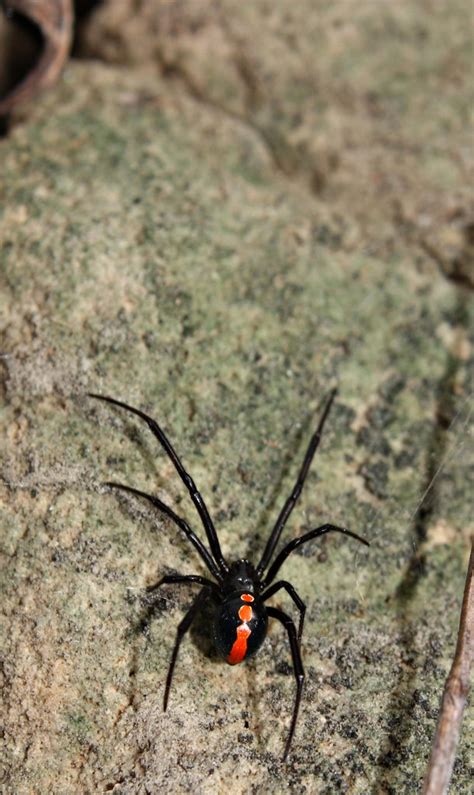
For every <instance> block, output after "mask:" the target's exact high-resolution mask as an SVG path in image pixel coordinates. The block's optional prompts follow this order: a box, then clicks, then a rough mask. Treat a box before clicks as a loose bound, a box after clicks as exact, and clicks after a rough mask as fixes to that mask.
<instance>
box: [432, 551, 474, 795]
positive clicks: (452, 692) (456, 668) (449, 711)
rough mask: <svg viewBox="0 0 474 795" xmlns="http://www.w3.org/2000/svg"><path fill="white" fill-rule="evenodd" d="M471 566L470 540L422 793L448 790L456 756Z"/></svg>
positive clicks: (473, 600)
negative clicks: (452, 648) (454, 636)
mask: <svg viewBox="0 0 474 795" xmlns="http://www.w3.org/2000/svg"><path fill="white" fill-rule="evenodd" d="M473 569H474V540H473V542H472V546H471V556H470V559H469V567H468V570H467V576H466V587H465V589H464V598H463V603H462V610H461V620H460V622H459V632H458V642H457V645H456V653H455V655H454V660H453V664H452V666H451V670H450V672H449V676H448V678H447V680H446V684H445V686H444V693H443V699H442V701H441V709H440V714H439V718H438V728H437V730H436V736H435V739H434V743H433V750H432V752H431V759H430V763H429V766H428V771H427V773H426V778H425V781H424V785H423V795H445V794H446V793H447V792H448V787H449V782H450V779H451V773H452V770H453V765H454V760H455V757H456V748H457V744H458V739H459V732H460V729H461V722H462V716H463V712H464V707H465V706H466V700H467V694H468V692H469V676H470V670H471V663H472V657H473V652H474V580H473Z"/></svg>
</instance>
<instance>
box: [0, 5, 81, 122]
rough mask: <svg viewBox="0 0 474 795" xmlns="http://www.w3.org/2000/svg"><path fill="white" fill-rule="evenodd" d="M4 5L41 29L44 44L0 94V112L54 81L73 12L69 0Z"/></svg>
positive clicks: (68, 39)
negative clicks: (20, 77) (21, 75)
mask: <svg viewBox="0 0 474 795" xmlns="http://www.w3.org/2000/svg"><path fill="white" fill-rule="evenodd" d="M5 5H6V8H7V11H11V12H17V13H18V14H21V15H22V16H23V17H26V19H28V20H29V21H30V22H32V23H33V24H34V25H35V26H36V27H37V28H38V29H39V30H40V32H41V35H42V38H43V47H42V52H41V55H40V58H39V60H38V62H37V63H36V64H35V66H34V67H33V69H32V70H31V71H30V72H29V74H28V75H27V76H26V77H25V78H24V79H23V80H22V81H21V82H20V83H19V84H18V85H17V86H15V88H13V89H12V91H10V92H9V93H8V94H7V95H6V96H5V97H3V98H2V99H1V98H0V116H6V115H7V114H8V113H10V112H11V111H12V110H13V108H14V107H15V106H16V105H18V104H19V103H20V102H24V101H26V100H29V99H31V98H32V97H33V96H35V95H36V94H37V93H38V92H39V91H41V90H42V89H43V88H48V87H49V86H52V85H54V83H55V82H56V80H57V79H58V77H59V75H60V73H61V70H62V68H63V66H64V63H65V61H66V58H67V56H68V54H69V50H70V47H71V39H72V25H73V16H74V13H73V7H72V0H9V1H8V3H7V4H5Z"/></svg>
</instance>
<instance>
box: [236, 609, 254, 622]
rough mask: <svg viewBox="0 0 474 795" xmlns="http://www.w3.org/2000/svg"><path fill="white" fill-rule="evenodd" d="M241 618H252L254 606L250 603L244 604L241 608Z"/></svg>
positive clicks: (248, 619) (246, 619)
mask: <svg viewBox="0 0 474 795" xmlns="http://www.w3.org/2000/svg"><path fill="white" fill-rule="evenodd" d="M239 618H240V620H241V621H250V619H251V618H252V608H251V607H250V605H242V607H241V608H240V610H239Z"/></svg>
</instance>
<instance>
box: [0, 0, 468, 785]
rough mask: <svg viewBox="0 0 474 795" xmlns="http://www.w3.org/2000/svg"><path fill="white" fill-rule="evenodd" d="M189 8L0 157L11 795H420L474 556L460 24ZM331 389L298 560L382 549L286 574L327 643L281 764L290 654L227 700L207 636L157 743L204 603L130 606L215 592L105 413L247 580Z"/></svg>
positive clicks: (323, 12)
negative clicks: (473, 551)
mask: <svg viewBox="0 0 474 795" xmlns="http://www.w3.org/2000/svg"><path fill="white" fill-rule="evenodd" d="M117 5H119V4H117ZM145 5H146V4H145ZM183 5H184V8H185V9H187V14H184V13H183V15H182V16H181V17H180V19H181V20H184V21H183V23H182V26H181V28H179V26H178V28H179V29H174V28H173V26H172V25H171V23H169V25H168V27H166V26H165V25H164V23H163V26H162V27H161V28H160V31H161V32H160V35H159V36H158V38H157V40H158V45H157V47H156V49H155V50H153V52H152V55H151V56H150V57H149V58H148V60H147V61H146V63H142V62H141V60H140V58H139V56H138V55H137V56H136V57H134V58H130V63H129V66H128V68H124V67H123V66H121V65H120V63H119V64H117V63H115V64H114V63H112V61H113V60H114V59H113V57H112V56H110V58H109V60H110V61H111V62H110V63H109V64H100V63H97V62H89V61H83V62H80V61H73V62H71V64H70V66H69V67H68V69H67V72H66V74H65V76H64V79H63V81H62V83H61V85H59V86H58V87H57V88H56V89H55V90H54V91H52V92H50V93H49V94H47V95H46V96H44V97H43V98H42V100H41V102H40V103H39V104H38V105H37V106H35V108H33V109H32V110H31V114H30V117H29V119H28V121H27V122H26V121H23V122H22V123H21V124H19V125H17V126H16V127H14V128H13V130H12V133H11V135H10V136H9V137H8V138H5V139H3V140H2V141H0V246H1V247H0V268H1V273H0V278H1V293H0V300H1V326H2V327H1V343H0V353H1V354H2V358H1V360H0V362H1V366H2V371H3V377H2V398H3V400H2V403H3V405H2V415H1V416H2V435H3V441H2V448H3V455H2V461H1V465H0V490H1V491H0V493H1V503H0V505H1V514H0V517H1V526H0V543H1V548H0V551H1V556H2V569H1V578H2V579H1V584H2V597H1V615H2V622H1V632H2V638H1V649H2V651H1V668H0V675H1V680H0V681H1V688H2V691H1V692H2V711H3V714H2V719H1V724H2V726H3V732H4V733H3V739H2V742H3V748H2V749H1V753H0V758H1V762H0V765H1V766H2V767H1V768H0V771H1V773H0V775H1V776H2V778H0V782H1V787H2V792H5V793H30V792H31V793H45V792H55V793H56V792H57V793H61V794H63V793H85V792H86V793H89V792H90V793H93V792H94V793H95V792H112V791H113V792H115V793H141V792H150V793H176V792H179V793H181V792H183V793H184V792H193V793H214V792H216V793H221V792H222V793H224V792H229V791H232V792H233V793H253V792H259V793H281V792H295V793H296V792H297V793H304V792H306V793H340V792H345V793H367V792H377V793H379V792H382V793H397V795H398V794H399V793H413V792H416V791H418V789H419V786H420V782H421V780H422V777H423V775H424V771H425V768H426V764H427V760H428V758H429V752H430V747H431V740H432V735H433V732H434V727H435V724H436V716H437V709H438V705H439V701H440V697H441V692H442V687H443V683H444V678H445V675H446V673H447V671H448V669H449V665H450V660H451V659H452V655H453V652H454V648H455V640H456V632H457V626H458V620H459V610H460V604H461V599H462V591H463V582H464V576H465V570H466V566H467V557H468V545H469V544H468V541H469V534H470V532H472V518H471V511H470V505H469V497H468V490H469V472H470V471H471V472H472V469H473V467H474V461H473V453H472V423H471V421H470V420H471V413H472V362H473V352H472V350H473V349H472V344H473V341H472V337H471V338H469V329H472V328H473V323H472V319H473V318H472V314H473V313H472V293H471V292H470V289H469V283H470V279H471V275H470V270H469V252H470V250H471V249H470V246H471V243H472V241H471V238H470V232H469V230H470V228H471V227H470V225H469V204H468V200H469V194H468V190H467V187H466V186H467V176H466V175H467V169H468V165H469V163H468V159H469V156H470V154H469V153H470V148H469V147H470V145H469V138H468V135H469V133H468V130H466V128H465V124H466V119H467V118H468V114H469V108H470V102H469V97H468V92H467V83H468V73H469V57H470V51H469V35H468V29H469V26H468V25H467V23H466V20H467V17H468V13H469V10H468V4H467V3H464V4H463V3H460V2H455V3H452V4H449V6H448V4H445V5H442V8H440V7H439V5H438V4H434V3H425V4H423V5H420V6H418V5H417V6H414V5H413V4H410V3H404V2H401V3H398V4H395V5H394V6H393V7H392V6H390V5H388V4H387V5H386V6H383V7H381V8H378V11H377V12H376V13H373V9H374V4H371V3H365V4H359V5H360V6H362V7H358V8H357V9H356V7H355V4H349V3H340V4H335V6H334V4H326V3H323V2H321V3H318V4H317V6H318V13H316V12H315V11H314V3H311V4H310V3H305V4H299V5H298V7H296V6H295V7H294V8H293V6H291V8H290V4H289V3H286V2H279V3H276V4H271V7H270V6H269V5H267V4H265V3H263V2H260V3H256V4H241V7H240V6H239V8H238V9H235V14H234V13H233V14H231V13H230V9H231V8H232V6H231V4H230V3H227V4H223V9H224V11H223V12H221V13H219V14H217V15H215V16H214V17H212V16H211V12H210V10H209V9H210V6H209V7H208V5H207V4H202V6H200V8H201V12H200V15H199V14H197V12H196V14H197V17H198V20H199V19H200V20H201V21H202V25H201V26H198V27H197V28H196V25H194V27H193V26H192V25H191V24H190V23H189V25H188V21H187V20H188V16H189V8H190V6H189V4H183ZM434 6H436V12H437V13H436V14H434V13H433V7H434ZM123 7H124V9H125V8H126V4H123ZM308 9H310V10H308ZM311 9H313V10H312V11H311ZM226 10H227V12H229V13H227V14H225V13H224V12H225V11H226ZM270 10H271V12H270ZM101 13H102V14H103V17H102V21H100V19H99V18H96V21H95V23H94V22H93V20H92V21H91V23H90V24H91V26H92V25H93V24H95V25H96V28H94V27H90V28H89V33H88V35H89V38H88V40H87V41H88V45H87V46H88V48H89V50H88V52H89V53H90V52H92V48H93V41H92V40H93V32H94V30H96V31H100V34H101V35H100V36H99V37H98V40H99V41H102V42H103V41H105V40H106V37H105V33H104V28H100V27H99V24H100V25H102V26H105V25H106V22H107V17H106V14H107V4H106V6H105V7H104V9H103V11H102V12H101ZM124 13H125V11H124ZM163 13H164V12H163ZM167 13H171V12H170V11H169V10H168V12H167ZM196 14H195V16H196ZM161 19H163V17H162V18H161ZM139 21H140V20H139V19H137V20H136V25H139ZM147 24H148V26H149V28H150V29H152V27H151V23H150V21H149V20H148V22H147ZM187 25H188V27H186V26H187ZM182 28H184V32H183V29H182ZM122 29H123V30H124V29H126V27H125V28H122ZM144 29H146V26H145V27H144ZM140 30H142V29H140ZM165 34H166V35H165ZM139 36H142V40H143V47H144V48H145V33H144V32H143V31H142V32H141V33H140V34H138V33H136V38H135V39H133V37H132V38H131V39H130V49H133V47H132V42H133V41H135V45H134V47H135V50H134V51H136V52H137V53H139V52H140V47H137V45H136V41H137V39H138V41H140V38H139ZM123 38H124V39H125V34H123ZM117 41H119V40H117ZM163 42H164V43H163ZM206 42H207V47H206ZM119 43H120V42H119ZM209 43H215V47H214V48H211V47H209ZM117 46H119V45H118V44H117ZM161 46H162V48H163V49H162V50H160V47H161ZM84 48H85V49H84V52H86V51H87V48H86V46H85V45H84ZM163 53H164V54H163ZM165 55H166V57H165ZM101 57H105V56H104V54H103V53H101ZM120 59H121V60H122V62H125V61H126V59H124V58H123V57H122V56H120V58H119V57H117V59H116V60H120ZM191 78H192V79H191ZM460 262H461V263H462V264H463V270H462V271H461V273H462V277H459V268H457V265H456V263H458V264H459V263H460ZM456 268H457V270H456ZM466 274H467V275H466ZM335 383H338V384H339V388H340V392H339V397H338V399H337V403H336V405H335V407H334V410H333V413H332V415H331V417H330V420H329V423H328V426H327V431H326V433H325V436H324V439H323V442H322V445H321V449H320V451H319V452H318V454H317V458H316V460H315V463H314V466H313V469H312V472H311V474H310V477H309V479H308V483H307V485H306V488H305V490H304V493H303V496H302V499H301V502H300V504H299V506H298V508H297V510H296V511H295V512H294V514H293V516H292V519H291V522H290V523H289V525H288V527H287V529H286V531H285V538H286V539H289V538H291V537H294V536H296V535H298V534H301V533H302V532H304V531H305V530H308V529H310V528H311V527H313V526H317V525H318V524H321V523H322V522H324V521H328V520H329V521H333V522H335V523H336V524H345V525H347V526H349V527H350V528H352V529H354V530H356V531H357V532H360V533H361V534H363V535H365V536H367V537H368V538H369V539H370V541H371V547H370V549H369V550H366V549H365V548H362V547H360V546H359V545H357V544H356V543H355V542H351V541H347V540H346V539H342V538H336V537H330V536H328V537H326V538H325V539H323V540H322V541H321V543H314V544H309V545H307V546H305V547H303V548H302V549H301V550H300V554H298V553H295V554H294V555H293V556H292V557H291V558H289V560H288V562H287V564H285V569H284V572H283V573H284V576H285V577H286V578H287V579H289V580H291V581H292V582H293V583H294V584H295V586H297V589H298V592H299V593H300V595H301V596H302V598H303V599H304V600H305V602H306V603H307V605H308V611H307V621H306V628H305V634H304V639H303V659H304V664H305V667H306V673H307V683H306V688H305V694H304V700H303V705H302V709H301V715H300V721H299V725H298V727H297V731H296V735H295V739H294V744H293V749H292V753H291V756H290V757H289V759H288V762H287V763H286V764H284V765H283V764H282V763H281V753H282V750H283V746H284V741H285V738H286V732H287V728H288V722H289V717H290V713H291V708H292V701H293V697H294V681H293V678H292V674H291V668H290V655H289V650H288V645H287V640H286V638H285V637H284V633H283V630H282V629H281V628H280V627H279V626H276V625H275V626H272V627H271V629H270V632H269V636H268V639H267V641H266V643H265V644H264V646H263V647H262V650H261V652H260V654H259V655H258V657H256V658H255V659H254V660H252V661H250V662H249V663H248V664H246V665H241V666H236V667H234V668H229V667H228V666H227V665H226V664H225V663H223V662H221V661H220V660H218V659H217V658H216V657H215V656H214V654H213V652H212V650H211V649H210V646H209V642H208V625H206V620H205V617H204V619H203V620H202V621H201V622H200V623H198V625H197V626H196V628H195V630H193V631H192V632H191V634H190V636H189V637H188V638H187V639H186V641H185V642H184V643H183V646H182V651H181V655H180V659H179V662H178V667H177V670H176V675H175V682H174V687H173V691H172V694H171V699H170V706H169V710H168V712H167V713H166V714H163V712H162V692H163V686H164V680H165V676H166V669H167V664H168V661H169V657H170V653H171V649H172V644H173V640H174V635H175V630H176V627H177V625H178V623H179V621H180V617H181V616H182V615H183V612H184V610H185V608H186V606H187V605H188V604H189V602H190V599H191V594H190V593H189V591H188V590H187V589H186V588H185V587H181V588H178V587H176V588H171V587H170V588H167V589H163V592H162V599H161V600H159V602H158V603H157V605H156V609H155V611H154V615H153V617H152V620H151V621H150V623H149V624H146V623H145V619H146V618H147V610H146V606H145V605H144V601H143V594H144V589H145V587H146V586H147V585H149V584H151V583H153V582H155V581H156V580H157V579H159V578H160V577H161V576H162V575H163V574H164V573H166V572H169V571H175V570H176V571H180V572H184V573H191V572H198V573H204V572H203V570H202V565H201V562H200V560H199V559H198V558H197V557H196V555H195V554H194V552H193V549H192V547H191V545H190V544H188V543H187V542H186V540H185V539H183V538H182V537H181V535H180V533H179V531H178V530H177V528H175V527H174V526H173V525H172V524H171V523H170V522H169V521H167V520H166V519H164V518H163V517H162V516H160V515H156V514H154V513H153V511H152V510H151V509H150V508H149V507H148V506H147V505H144V504H142V503H140V502H139V501H138V500H136V499H132V498H125V497H124V498H121V497H117V495H115V494H112V493H110V492H108V491H107V490H106V489H104V488H103V487H102V485H101V483H102V481H104V480H108V479H111V480H112V479H115V480H118V481H122V482H125V483H129V484H131V485H135V486H136V487H138V488H142V489H144V490H149V491H154V492H156V493H157V494H158V495H159V496H160V497H161V498H162V499H163V500H165V501H166V502H168V503H169V504H172V505H174V506H178V507H177V510H179V512H180V513H181V514H182V515H183V516H185V517H186V518H187V519H188V521H189V522H191V523H192V524H193V526H194V527H195V528H196V529H197V530H199V522H198V520H197V518H196V516H195V515H194V514H193V510H192V505H190V504H189V500H188V499H187V497H186V495H185V493H184V490H183V487H182V486H181V484H180V482H179V480H178V479H177V476H176V474H175V473H174V471H173V468H172V465H171V464H170V463H169V462H168V460H167V459H166V458H165V457H164V455H163V454H162V453H161V452H160V451H159V450H157V445H156V444H155V442H154V439H153V438H152V437H151V436H150V435H149V434H148V433H147V429H146V427H142V426H141V425H140V423H139V422H138V421H134V420H133V419H132V418H130V417H128V416H124V415H123V414H122V413H120V412H118V411H115V410H113V409H110V410H109V409H108V408H107V407H104V406H102V405H98V404H96V403H94V402H92V401H91V400H90V399H88V398H87V397H86V393H87V392H88V391H90V390H93V391H98V392H102V393H106V394H110V395H113V396H115V397H118V398H121V399H123V400H125V401H126V402H128V403H131V404H132V405H136V406H139V407H142V408H143V409H144V410H145V411H148V412H149V413H151V414H152V415H153V416H155V417H156V418H157V419H159V420H160V421H161V422H162V423H163V425H164V427H165V428H166V429H167V431H168V432H169V434H170V437H171V439H172V441H173V443H174V444H175V446H176V448H177V450H178V451H179V452H180V454H181V456H182V458H183V460H184V462H185V464H186V466H187V467H188V469H189V471H190V472H191V473H192V475H193V477H194V478H195V480H196V481H197V483H198V484H199V487H200V488H201V490H202V492H203V494H204V496H205V498H206V501H207V503H208V506H209V508H210V510H211V512H212V515H213V516H214V518H215V521H216V524H217V526H218V529H219V535H220V538H221V540H222V545H223V549H224V552H225V554H226V555H228V556H229V557H231V558H232V557H234V556H240V555H247V554H248V555H251V556H253V557H256V556H257V555H258V551H259V550H261V548H262V545H263V543H264V540H265V538H266V536H267V534H268V532H269V528H270V527H271V525H272V520H273V521H274V518H275V516H276V514H277V512H278V510H279V507H280V506H281V504H282V502H283V500H284V499H285V497H286V495H287V493H288V491H289V490H290V488H291V485H292V482H293V480H294V478H295V475H296V472H297V469H298V467H299V465H300V461H301V457H302V455H303V453H304V448H305V444H306V443H307V440H308V438H309V435H310V433H311V429H312V427H313V424H314V417H315V413H316V412H317V408H318V406H319V404H320V402H321V400H322V398H323V397H324V395H325V394H326V393H327V391H328V390H329V388H330V387H331V386H332V385H334V384H335ZM470 522H471V524H470ZM274 601H275V604H278V605H281V606H282V607H283V609H285V610H288V611H292V610H293V608H292V606H291V605H289V604H287V600H286V597H283V596H279V597H278V598H275V600H274ZM468 718H469V716H466V720H465V725H464V727H463V734H462V738H461V745H460V748H459V755H458V759H457V762H456V765H455V769H454V778H453V787H454V788H453V791H455V792H466V791H467V789H468V787H469V783H468V782H469V781H470V780H471V774H470V771H469V764H468V757H469V734H470V735H471V737H472V719H471V726H469V720H468Z"/></svg>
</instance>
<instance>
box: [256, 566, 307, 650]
mask: <svg viewBox="0 0 474 795" xmlns="http://www.w3.org/2000/svg"><path fill="white" fill-rule="evenodd" d="M280 588H284V589H285V591H286V592H287V594H288V596H290V597H291V598H292V599H293V602H294V603H295V605H296V607H297V608H298V610H299V613H300V620H299V624H298V645H299V646H300V645H301V636H302V635H303V624H304V616H305V613H306V605H305V603H304V602H303V600H302V598H301V596H299V595H298V593H297V591H296V589H295V588H294V587H293V586H292V584H291V582H287V580H278V582H276V583H274V584H273V585H271V586H270V588H268V589H267V590H266V591H265V593H263V594H262V596H261V600H262V602H266V600H267V599H270V597H271V596H273V594H275V593H276V592H277V591H279V590H280Z"/></svg>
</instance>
